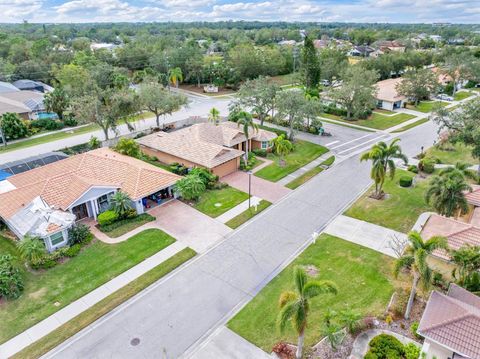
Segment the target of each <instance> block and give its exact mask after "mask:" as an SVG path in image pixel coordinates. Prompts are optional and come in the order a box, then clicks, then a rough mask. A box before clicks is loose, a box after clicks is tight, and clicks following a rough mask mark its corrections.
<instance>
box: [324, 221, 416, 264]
mask: <svg viewBox="0 0 480 359" xmlns="http://www.w3.org/2000/svg"><path fill="white" fill-rule="evenodd" d="M325 232H326V233H328V234H331V235H332V236H336V237H339V238H342V239H345V240H347V241H349V242H353V243H356V244H359V245H361V246H364V247H367V248H370V249H373V250H375V251H377V252H380V253H383V254H386V255H387V256H390V257H394V258H396V255H395V252H394V251H393V249H392V248H391V247H390V245H391V243H392V239H394V238H395V237H396V238H398V239H400V240H401V241H403V242H404V243H406V241H407V235H406V234H404V233H400V232H396V231H394V230H392V229H389V228H385V227H381V226H377V225H376V224H372V223H368V222H365V221H361V220H358V219H355V218H351V217H347V216H344V215H340V216H338V217H337V218H335V219H334V220H333V221H332V222H331V223H330V224H329V225H328V226H327V228H325Z"/></svg>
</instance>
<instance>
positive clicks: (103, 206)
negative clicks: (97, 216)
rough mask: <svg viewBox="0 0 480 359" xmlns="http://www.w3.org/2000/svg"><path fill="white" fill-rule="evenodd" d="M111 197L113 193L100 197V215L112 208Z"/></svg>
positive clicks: (98, 200)
mask: <svg viewBox="0 0 480 359" xmlns="http://www.w3.org/2000/svg"><path fill="white" fill-rule="evenodd" d="M110 196H111V193H108V194H104V195H103V196H101V197H98V199H97V202H98V210H99V212H100V213H102V212H105V211H106V210H107V209H108V208H109V207H110Z"/></svg>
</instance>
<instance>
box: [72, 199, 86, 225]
mask: <svg viewBox="0 0 480 359" xmlns="http://www.w3.org/2000/svg"><path fill="white" fill-rule="evenodd" d="M72 213H73V214H74V215H75V216H76V217H77V221H79V220H81V219H84V218H87V217H88V210H87V204H86V203H82V204H79V205H78V206H75V207H73V208H72Z"/></svg>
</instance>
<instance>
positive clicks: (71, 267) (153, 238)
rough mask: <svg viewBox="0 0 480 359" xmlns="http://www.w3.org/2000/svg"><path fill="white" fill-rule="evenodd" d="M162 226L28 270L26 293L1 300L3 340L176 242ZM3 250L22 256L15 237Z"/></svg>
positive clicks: (2, 240)
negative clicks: (39, 269) (45, 267)
mask: <svg viewBox="0 0 480 359" xmlns="http://www.w3.org/2000/svg"><path fill="white" fill-rule="evenodd" d="M174 242H175V239H174V238H172V237H171V236H169V235H168V234H166V233H164V232H163V231H161V230H158V229H149V230H146V231H143V232H141V233H139V234H137V235H135V236H132V237H131V238H129V239H128V240H126V241H124V242H121V243H118V244H105V243H102V242H100V241H95V242H93V243H92V244H91V245H89V246H87V247H85V248H84V250H83V251H82V252H81V253H80V254H79V255H78V256H76V257H74V258H71V259H70V260H68V261H67V262H65V263H63V264H59V265H57V266H56V267H54V268H51V269H48V270H46V271H36V272H31V271H27V270H26V269H25V267H24V266H23V263H19V264H20V267H21V268H22V272H23V275H24V280H25V290H24V292H23V294H22V296H21V297H20V298H18V299H15V300H10V301H4V302H0V322H1V323H2V326H1V329H0V343H3V342H5V341H6V340H8V339H10V338H12V337H13V336H15V335H17V334H19V333H20V332H22V331H24V330H26V329H28V328H29V327H31V326H32V325H34V324H36V323H38V322H39V321H41V320H43V319H45V318H46V317H48V316H49V315H51V314H53V313H55V312H56V311H58V310H60V309H61V308H63V307H65V306H66V305H68V304H70V303H71V302H73V301H75V300H76V299H78V298H80V297H82V296H83V295H85V294H87V293H89V292H90V291H92V290H93V289H95V288H97V287H98V286H100V285H102V284H104V283H105V282H107V281H109V280H111V279H113V278H114V277H116V276H117V275H119V274H121V273H122V272H124V271H126V270H127V269H129V268H131V267H133V266H134V265H136V264H138V263H140V262H142V261H143V260H145V259H146V258H148V257H150V256H152V255H153V254H155V253H157V252H158V251H160V250H162V249H164V248H166V247H167V246H169V245H170V244H172V243H174ZM0 253H10V254H12V255H14V256H16V257H18V252H17V249H16V246H15V245H14V243H13V242H12V241H11V240H8V239H6V238H3V237H0Z"/></svg>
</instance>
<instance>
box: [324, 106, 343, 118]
mask: <svg viewBox="0 0 480 359" xmlns="http://www.w3.org/2000/svg"><path fill="white" fill-rule="evenodd" d="M324 112H325V113H329V114H331V115H335V116H347V111H346V110H344V109H343V108H339V107H337V106H335V105H329V106H327V107H326V108H325V111H324Z"/></svg>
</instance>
